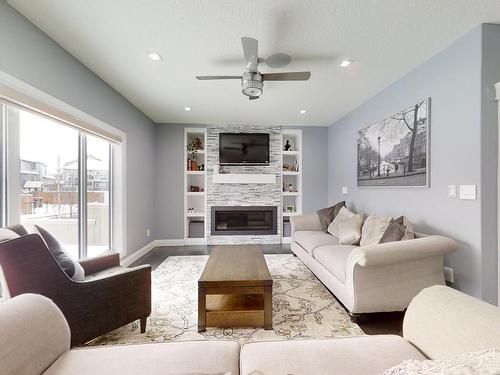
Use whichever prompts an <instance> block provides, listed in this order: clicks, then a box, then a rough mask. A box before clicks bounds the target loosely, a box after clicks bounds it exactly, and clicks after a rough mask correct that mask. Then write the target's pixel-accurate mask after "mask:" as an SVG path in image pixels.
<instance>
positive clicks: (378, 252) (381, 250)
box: [349, 236, 457, 267]
mask: <svg viewBox="0 0 500 375" xmlns="http://www.w3.org/2000/svg"><path fill="white" fill-rule="evenodd" d="M456 248H457V243H456V242H455V241H454V240H452V239H450V238H446V237H443V236H428V237H421V238H416V239H414V240H408V241H395V242H387V243H383V244H378V245H371V246H364V247H359V248H357V249H355V250H353V251H352V252H351V254H350V256H349V263H356V264H359V265H360V266H362V267H371V266H384V265H388V264H396V263H405V262H411V261H414V260H419V259H425V258H431V257H437V256H444V255H445V254H448V253H451V252H452V251H455V250H456Z"/></svg>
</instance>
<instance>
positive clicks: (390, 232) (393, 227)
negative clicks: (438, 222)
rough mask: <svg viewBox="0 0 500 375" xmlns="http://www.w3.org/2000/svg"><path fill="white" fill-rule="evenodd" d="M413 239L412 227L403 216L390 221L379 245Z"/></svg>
mask: <svg viewBox="0 0 500 375" xmlns="http://www.w3.org/2000/svg"><path fill="white" fill-rule="evenodd" d="M414 238H415V233H414V232H413V227H412V225H411V223H410V221H409V220H408V219H407V218H406V217H405V216H400V217H398V218H397V219H395V220H392V221H391V223H390V224H389V226H388V227H387V229H386V230H385V232H384V234H383V235H382V237H381V238H380V241H379V243H386V242H394V241H405V240H412V239H414Z"/></svg>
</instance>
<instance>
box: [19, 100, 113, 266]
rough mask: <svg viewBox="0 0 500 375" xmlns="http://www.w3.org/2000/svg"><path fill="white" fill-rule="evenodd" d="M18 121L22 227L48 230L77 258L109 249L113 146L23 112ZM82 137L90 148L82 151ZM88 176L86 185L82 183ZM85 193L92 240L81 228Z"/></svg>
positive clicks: (87, 226) (87, 229) (87, 227)
mask: <svg viewBox="0 0 500 375" xmlns="http://www.w3.org/2000/svg"><path fill="white" fill-rule="evenodd" d="M16 111H17V110H16ZM15 121H16V122H18V123H19V124H18V125H19V133H18V134H19V158H20V164H19V167H20V168H19V174H20V186H19V188H20V196H19V199H20V220H19V221H20V223H21V224H36V225H39V226H41V227H43V228H45V229H47V230H48V231H49V232H50V233H51V234H52V235H53V236H54V237H56V238H57V239H58V240H59V242H60V243H61V244H62V245H63V246H64V247H65V249H66V250H67V251H68V253H69V254H70V255H71V256H72V257H73V258H75V259H78V258H82V257H91V256H95V255H98V254H99V253H101V252H103V251H106V250H109V248H110V164H109V163H110V152H111V146H110V144H109V142H107V141H105V140H103V139H100V138H97V137H93V136H90V135H85V134H83V133H80V132H79V131H78V130H75V129H73V128H71V127H69V126H65V125H62V124H60V123H58V122H56V121H51V120H49V119H46V118H44V117H41V116H38V115H35V114H32V113H30V112H26V111H22V110H19V113H18V116H15ZM80 138H82V141H83V144H84V145H85V143H86V147H82V148H80V146H79V143H80ZM85 149H86V155H83V154H85ZM82 157H86V160H87V163H86V164H87V168H86V171H85V172H86V173H84V174H81V173H80V172H79V166H80V163H79V160H81V159H80V158H82ZM82 176H83V178H86V185H83V184H81V183H80V178H81V177H82ZM82 189H86V193H87V194H86V197H87V199H86V207H85V209H86V212H85V213H86V217H87V224H86V227H85V232H86V235H87V238H86V241H82V238H81V229H80V225H79V223H80V222H81V218H82V217H83V215H82V214H81V212H80V210H81V209H82V207H79V202H80V197H79V195H80V193H81V192H82Z"/></svg>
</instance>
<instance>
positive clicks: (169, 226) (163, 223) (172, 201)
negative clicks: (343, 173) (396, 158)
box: [154, 124, 328, 239]
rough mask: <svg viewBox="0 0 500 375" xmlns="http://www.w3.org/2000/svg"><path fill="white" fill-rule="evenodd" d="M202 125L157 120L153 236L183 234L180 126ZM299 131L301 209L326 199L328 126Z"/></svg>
mask: <svg viewBox="0 0 500 375" xmlns="http://www.w3.org/2000/svg"><path fill="white" fill-rule="evenodd" d="M196 126H202V125H179V124H158V125H157V128H156V137H155V142H156V143H155V163H156V164H155V171H156V172H155V229H154V231H155V237H156V238H157V239H180V238H184V229H183V223H182V221H183V218H184V214H183V210H184V200H183V197H184V195H183V189H184V169H183V163H182V161H183V157H184V146H183V143H184V128H185V127H196ZM301 129H302V131H303V133H302V148H303V153H302V158H303V164H304V168H303V171H302V173H303V175H302V180H303V182H302V183H303V196H302V197H303V198H302V199H303V202H302V205H303V211H304V212H315V211H316V210H318V209H320V208H323V207H326V203H327V184H328V180H327V171H328V160H327V149H328V128H327V127H320V126H311V127H309V126H304V127H302V128H301Z"/></svg>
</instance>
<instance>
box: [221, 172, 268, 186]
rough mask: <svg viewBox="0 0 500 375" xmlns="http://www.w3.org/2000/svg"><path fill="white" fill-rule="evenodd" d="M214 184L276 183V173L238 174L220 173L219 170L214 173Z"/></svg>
mask: <svg viewBox="0 0 500 375" xmlns="http://www.w3.org/2000/svg"><path fill="white" fill-rule="evenodd" d="M213 182H214V184H275V183H276V175H275V174H274V173H273V174H271V173H260V174H253V173H252V174H250V173H245V174H238V173H224V174H220V173H218V171H216V172H214V175H213Z"/></svg>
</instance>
